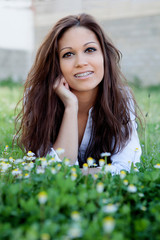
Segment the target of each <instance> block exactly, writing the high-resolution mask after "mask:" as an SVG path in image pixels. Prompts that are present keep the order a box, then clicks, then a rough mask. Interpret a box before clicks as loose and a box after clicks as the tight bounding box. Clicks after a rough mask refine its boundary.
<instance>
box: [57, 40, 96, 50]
mask: <svg viewBox="0 0 160 240" xmlns="http://www.w3.org/2000/svg"><path fill="white" fill-rule="evenodd" d="M90 43H95V44H97V43H96V42H93V41H91V42H87V43H85V44H84V45H83V46H86V45H88V44H90ZM64 49H72V47H64V48H62V49H61V50H60V51H59V52H61V51H62V50H64Z"/></svg>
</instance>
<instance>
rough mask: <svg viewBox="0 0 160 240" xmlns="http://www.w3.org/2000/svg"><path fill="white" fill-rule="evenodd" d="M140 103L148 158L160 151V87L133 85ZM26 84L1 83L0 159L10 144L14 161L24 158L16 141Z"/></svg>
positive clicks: (144, 152) (143, 136)
mask: <svg viewBox="0 0 160 240" xmlns="http://www.w3.org/2000/svg"><path fill="white" fill-rule="evenodd" d="M131 87H132V89H133V92H134V94H135V97H136V100H137V103H138V105H139V107H140V109H141V111H142V113H143V115H144V119H145V124H144V121H143V129H142V128H141V127H139V129H138V131H139V137H140V141H141V144H142V148H143V154H144V155H145V156H146V155H147V156H148V155H149V154H153V151H154V152H155V148H156V149H157V151H159V150H160V146H159V145H160V108H159V106H160V94H158V93H159V92H160V85H159V86H151V87H146V88H142V87H136V86H135V85H132V86H131ZM22 93H23V85H22V84H20V83H13V82H12V81H11V79H8V80H7V81H2V82H0V96H1V98H0V157H2V151H3V149H4V148H5V146H6V145H8V146H9V149H10V151H9V152H10V154H11V155H12V157H14V158H18V157H21V156H22V154H23V153H22V151H21V150H20V149H19V148H18V147H17V146H16V145H15V146H14V148H13V149H12V138H13V135H14V134H15V130H14V119H15V106H16V104H17V102H18V101H19V100H20V99H21V97H22Z"/></svg>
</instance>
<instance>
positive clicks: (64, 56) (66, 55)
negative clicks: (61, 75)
mask: <svg viewBox="0 0 160 240" xmlns="http://www.w3.org/2000/svg"><path fill="white" fill-rule="evenodd" d="M72 55H73V53H71V52H67V53H65V54H64V55H63V58H68V57H71V56H72Z"/></svg>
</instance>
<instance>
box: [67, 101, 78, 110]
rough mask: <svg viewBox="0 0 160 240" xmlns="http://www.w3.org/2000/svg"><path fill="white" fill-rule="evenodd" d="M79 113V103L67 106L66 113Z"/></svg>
mask: <svg viewBox="0 0 160 240" xmlns="http://www.w3.org/2000/svg"><path fill="white" fill-rule="evenodd" d="M72 111H74V112H78V102H71V103H68V104H67V105H66V106H65V112H72Z"/></svg>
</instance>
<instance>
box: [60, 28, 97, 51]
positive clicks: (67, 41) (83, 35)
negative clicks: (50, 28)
mask: <svg viewBox="0 0 160 240" xmlns="http://www.w3.org/2000/svg"><path fill="white" fill-rule="evenodd" d="M87 42H96V43H98V44H99V41H98V39H97V36H96V34H95V33H94V32H93V31H91V30H90V29H88V28H85V27H80V26H78V27H72V28H70V29H68V30H67V31H66V32H65V33H64V34H63V35H62V37H61V38H60V40H59V42H58V45H59V48H61V47H64V46H69V47H72V45H73V46H74V45H77V44H80V45H84V44H85V43H87Z"/></svg>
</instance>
